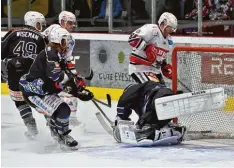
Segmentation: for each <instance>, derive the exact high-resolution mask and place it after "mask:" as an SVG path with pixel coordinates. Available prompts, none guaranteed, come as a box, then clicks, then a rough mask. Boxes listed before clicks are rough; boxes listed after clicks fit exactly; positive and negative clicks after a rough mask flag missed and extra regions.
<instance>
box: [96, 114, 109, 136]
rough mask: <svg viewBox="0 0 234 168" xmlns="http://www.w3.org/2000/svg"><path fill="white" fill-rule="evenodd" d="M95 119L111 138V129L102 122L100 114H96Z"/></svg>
mask: <svg viewBox="0 0 234 168" xmlns="http://www.w3.org/2000/svg"><path fill="white" fill-rule="evenodd" d="M96 117H97V119H98V121H99V123H100V124H101V125H102V127H103V128H104V130H105V131H106V132H107V133H108V134H109V135H111V136H113V130H112V129H111V127H110V126H109V125H108V124H107V123H106V121H105V120H104V118H103V117H102V115H101V113H100V112H97V113H96Z"/></svg>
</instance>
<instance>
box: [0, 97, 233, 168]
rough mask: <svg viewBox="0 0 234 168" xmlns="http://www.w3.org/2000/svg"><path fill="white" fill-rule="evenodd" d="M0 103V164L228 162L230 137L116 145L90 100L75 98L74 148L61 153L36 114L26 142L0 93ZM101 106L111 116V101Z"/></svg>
mask: <svg viewBox="0 0 234 168" xmlns="http://www.w3.org/2000/svg"><path fill="white" fill-rule="evenodd" d="M1 104H2V106H1V128H2V131H1V154H2V155H1V162H2V163H1V166H17V167H19V166H20V167H39V166H41V167H42V166H43V167H44V166H47V167H50V166H56V167H60V166H66V167H70V166H76V167H77V166H95V167H97V166H101V167H102V166H108V167H110V166H131V167H132V166H134V167H135V166H144V167H147V166H155V167H166V166H170V167H182V166H183V167H184V166H186V167H221V166H222V167H234V142H233V140H229V141H228V140H226V141H224V140H202V141H186V142H184V143H183V145H180V146H168V147H154V148H146V147H145V148H140V147H132V148H131V147H126V146H122V145H119V144H118V143H116V142H115V141H114V139H113V138H112V137H110V136H109V135H108V134H107V133H105V131H104V130H103V128H102V127H101V125H100V124H99V123H98V120H97V119H96V117H95V112H97V111H98V110H97V109H96V107H95V106H94V105H93V104H92V102H80V101H79V113H78V117H79V120H80V121H82V124H81V125H80V126H79V127H75V128H73V129H72V135H73V136H74V138H76V139H77V140H78V141H79V145H80V147H79V150H77V151H73V152H64V151H61V150H60V149H58V148H56V146H55V143H54V141H53V140H52V138H51V137H50V133H49V129H48V127H46V125H45V119H44V117H43V116H42V115H41V114H38V113H37V112H36V111H34V113H33V115H34V116H35V118H36V121H37V125H38V128H39V132H40V133H39V136H38V138H37V140H34V141H29V140H28V139H26V138H25V137H24V132H25V131H26V127H25V126H24V125H23V121H22V119H21V118H20V115H19V113H18V111H17V109H16V108H15V107H14V104H13V102H12V101H11V100H10V98H9V97H8V96H1ZM101 107H102V108H103V110H104V111H105V112H106V113H107V115H108V116H109V117H110V118H111V119H113V120H114V117H115V114H116V112H115V107H116V103H115V102H113V107H112V109H110V108H107V107H104V106H102V105H101ZM133 120H136V116H135V115H133Z"/></svg>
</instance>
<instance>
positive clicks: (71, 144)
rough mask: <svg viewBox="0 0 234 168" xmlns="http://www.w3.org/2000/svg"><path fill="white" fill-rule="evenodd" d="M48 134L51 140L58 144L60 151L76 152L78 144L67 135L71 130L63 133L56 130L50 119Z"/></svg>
mask: <svg viewBox="0 0 234 168" xmlns="http://www.w3.org/2000/svg"><path fill="white" fill-rule="evenodd" d="M49 128H50V133H51V136H52V138H53V139H54V140H55V141H56V142H58V143H59V145H60V148H61V149H65V150H66V149H70V150H77V149H78V142H77V141H76V140H74V138H72V137H71V136H70V135H68V134H69V133H70V132H71V130H68V131H67V132H65V133H63V132H61V131H58V130H57V129H56V126H55V124H54V121H53V119H50V125H49Z"/></svg>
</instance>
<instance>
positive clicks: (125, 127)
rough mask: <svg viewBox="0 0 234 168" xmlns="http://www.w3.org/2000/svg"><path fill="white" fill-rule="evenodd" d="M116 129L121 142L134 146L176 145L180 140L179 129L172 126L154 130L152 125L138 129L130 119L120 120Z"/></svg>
mask: <svg viewBox="0 0 234 168" xmlns="http://www.w3.org/2000/svg"><path fill="white" fill-rule="evenodd" d="M127 122H128V123H127ZM118 129H119V132H120V138H121V142H122V143H125V144H132V145H134V146H152V145H176V144H179V143H180V142H181V140H180V139H181V137H182V134H181V133H180V132H179V131H175V130H173V129H172V128H162V129H160V130H155V129H154V128H153V127H150V126H144V127H142V129H140V130H139V129H136V126H135V125H134V123H133V122H132V121H131V122H130V121H124V122H122V121H120V122H119V125H118Z"/></svg>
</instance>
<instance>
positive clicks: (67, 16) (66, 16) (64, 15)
mask: <svg viewBox="0 0 234 168" xmlns="http://www.w3.org/2000/svg"><path fill="white" fill-rule="evenodd" d="M62 20H63V21H64V22H67V21H70V22H72V23H73V27H76V26H77V25H76V16H75V15H74V14H73V13H71V12H68V11H62V12H61V13H60V14H59V24H60V25H61V24H62Z"/></svg>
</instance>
